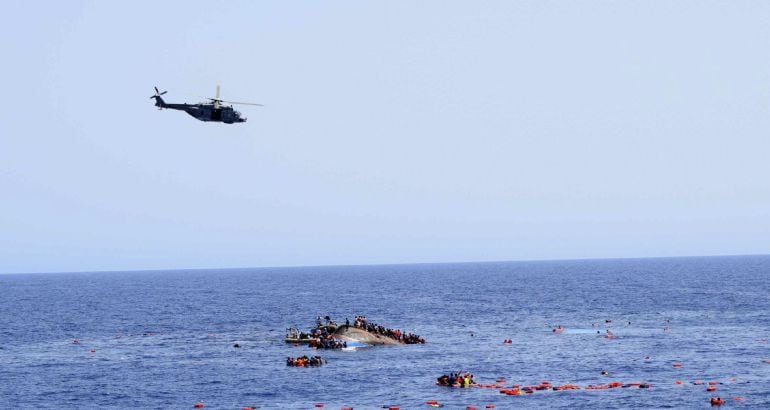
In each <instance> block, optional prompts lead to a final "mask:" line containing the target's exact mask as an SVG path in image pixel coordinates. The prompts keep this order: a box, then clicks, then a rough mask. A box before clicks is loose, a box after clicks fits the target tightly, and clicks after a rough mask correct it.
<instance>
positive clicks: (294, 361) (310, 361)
mask: <svg viewBox="0 0 770 410" xmlns="http://www.w3.org/2000/svg"><path fill="white" fill-rule="evenodd" d="M325 363H326V360H325V359H322V358H321V356H312V357H307V356H301V357H297V358H294V357H288V358H286V365H287V366H294V367H316V366H320V365H322V364H325Z"/></svg>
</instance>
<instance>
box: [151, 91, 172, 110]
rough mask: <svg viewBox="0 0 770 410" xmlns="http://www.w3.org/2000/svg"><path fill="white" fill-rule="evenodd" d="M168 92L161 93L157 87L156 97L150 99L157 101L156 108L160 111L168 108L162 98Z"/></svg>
mask: <svg viewBox="0 0 770 410" xmlns="http://www.w3.org/2000/svg"><path fill="white" fill-rule="evenodd" d="M167 92H168V91H163V92H161V91H160V90H158V87H155V95H153V96H151V97H150V98H154V99H155V106H156V107H158V109H159V110H160V109H162V108H163V107H165V106H166V102H165V101H163V98H160V96H161V95H163V94H165V93H167Z"/></svg>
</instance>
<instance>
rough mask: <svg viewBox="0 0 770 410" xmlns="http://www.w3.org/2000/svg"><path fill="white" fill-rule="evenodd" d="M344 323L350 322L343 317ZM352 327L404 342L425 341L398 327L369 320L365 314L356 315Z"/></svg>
mask: <svg viewBox="0 0 770 410" xmlns="http://www.w3.org/2000/svg"><path fill="white" fill-rule="evenodd" d="M345 324H346V325H348V326H350V322H349V321H348V320H347V319H345ZM353 327H357V328H359V329H363V330H366V331H367V332H369V333H374V334H378V335H382V336H386V337H389V338H391V339H395V340H398V341H399V342H401V343H405V344H418V343H425V339H423V338H422V337H420V336H418V335H416V334H414V333H411V332H409V333H404V332H402V331H401V330H400V329H390V328H387V327H385V326H382V325H378V324H376V323H374V322H369V320H368V319H367V318H366V316H356V320H355V321H354V322H353Z"/></svg>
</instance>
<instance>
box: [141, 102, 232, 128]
mask: <svg viewBox="0 0 770 410" xmlns="http://www.w3.org/2000/svg"><path fill="white" fill-rule="evenodd" d="M156 105H157V104H156ZM158 106H159V107H160V108H168V109H171V110H181V111H184V112H186V113H187V114H190V116H191V117H194V118H196V119H198V120H200V121H207V122H208V121H214V122H223V123H225V124H233V123H236V122H246V118H243V117H241V113H239V112H238V111H235V109H233V107H231V106H219V107H218V108H217V107H215V106H214V104H166V103H164V104H162V105H158Z"/></svg>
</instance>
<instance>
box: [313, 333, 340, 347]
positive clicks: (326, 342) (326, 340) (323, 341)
mask: <svg viewBox="0 0 770 410" xmlns="http://www.w3.org/2000/svg"><path fill="white" fill-rule="evenodd" d="M310 347H315V348H316V349H342V348H345V347H348V342H346V341H344V340H337V339H334V338H332V337H331V336H328V337H322V338H320V339H313V340H311V341H310Z"/></svg>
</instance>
